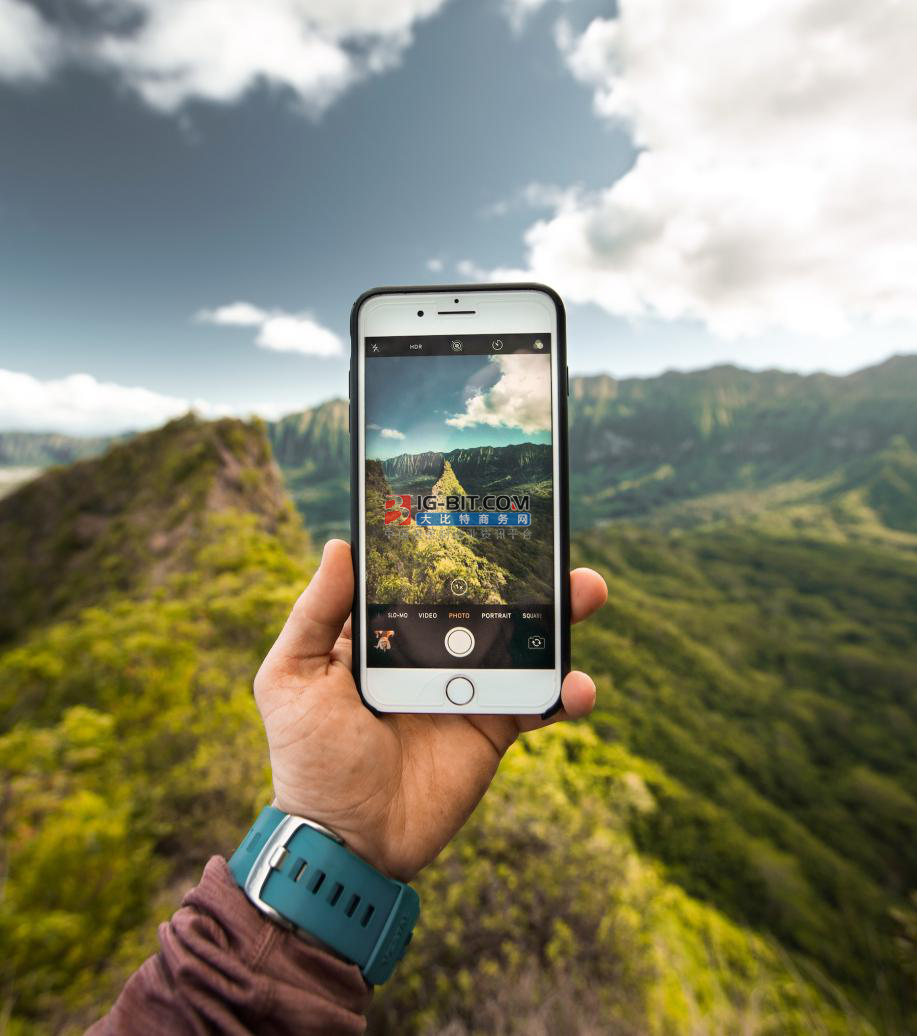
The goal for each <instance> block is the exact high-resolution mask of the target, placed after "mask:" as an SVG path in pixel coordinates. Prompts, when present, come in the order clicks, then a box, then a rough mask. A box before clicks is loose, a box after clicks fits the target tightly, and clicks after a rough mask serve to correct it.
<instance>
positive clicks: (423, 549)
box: [366, 460, 509, 604]
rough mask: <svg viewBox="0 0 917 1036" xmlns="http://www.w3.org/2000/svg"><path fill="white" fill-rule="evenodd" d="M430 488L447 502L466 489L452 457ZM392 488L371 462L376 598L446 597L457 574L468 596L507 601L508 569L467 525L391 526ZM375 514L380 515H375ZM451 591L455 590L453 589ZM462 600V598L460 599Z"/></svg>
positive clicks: (369, 567) (370, 569) (369, 581)
mask: <svg viewBox="0 0 917 1036" xmlns="http://www.w3.org/2000/svg"><path fill="white" fill-rule="evenodd" d="M427 491H428V492H429V493H430V494H431V495H434V496H436V497H437V500H438V501H439V506H444V505H445V496H446V495H447V494H449V493H464V489H463V488H462V486H461V485H460V484H459V481H458V479H457V478H456V477H455V472H454V471H453V470H452V468H451V466H450V465H449V463H448V461H447V462H446V463H445V465H444V468H443V471H442V472H441V474H440V477H439V478H438V479H437V480H436V481H435V482H434V483H433V485H432V486H429V485H428V489H427ZM391 495H392V490H391V488H390V487H389V485H388V482H387V481H386V479H385V476H384V475H383V473H382V465H381V464H380V463H379V462H378V461H372V460H371V461H368V462H367V465H366V513H367V515H368V516H369V517H368V521H367V535H366V585H367V600H368V601H369V602H370V603H383V604H388V603H390V602H392V601H399V602H402V603H404V604H423V603H425V602H430V601H437V600H442V599H443V595H444V588H448V587H449V584H450V582H451V580H452V579H453V577H455V576H461V577H462V578H463V579H464V580H465V583H466V584H467V587H468V589H467V597H466V598H465V599H467V600H473V601H477V602H480V603H481V604H502V603H503V601H504V596H503V595H504V594H505V592H506V586H507V582H508V578H509V577H508V573H507V572H506V570H505V569H503V568H502V567H501V566H500V565H497V564H495V563H492V562H490V561H488V560H487V559H486V558H484V557H482V556H481V555H480V554H479V553H478V552H477V551H476V550H475V545H474V542H473V541H472V539H471V537H470V536H468V535H467V534H466V533H464V532H463V531H462V530H461V529H457V528H451V529H444V528H434V529H424V528H419V527H418V526H417V525H415V524H411V525H408V526H403V527H398V528H392V527H391V526H388V527H387V526H386V525H385V524H384V521H385V508H384V505H385V500H386V498H387V497H390V496H391ZM373 516H374V517H373ZM449 592H451V591H449ZM455 599H456V600H457V601H459V600H462V598H460V597H456V598H455Z"/></svg>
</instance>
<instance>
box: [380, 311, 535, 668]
mask: <svg viewBox="0 0 917 1036" xmlns="http://www.w3.org/2000/svg"><path fill="white" fill-rule="evenodd" d="M551 345H552V342H551V335H550V334H549V333H548V332H545V333H540V334H502V335H500V336H499V337H498V336H496V335H483V334H473V335H462V336H461V337H452V336H449V335H427V336H414V337H410V336H395V337H367V338H366V339H365V341H364V345H363V348H364V356H365V365H364V370H365V377H364V415H365V416H364V420H365V424H364V428H363V433H364V443H365V458H366V467H365V511H366V524H365V530H364V533H365V556H366V568H365V572H366V606H367V615H366V620H367V621H366V623H365V625H364V629H365V636H366V638H367V643H366V660H367V665H368V667H370V668H390V667H395V668H435V669H441V668H445V667H449V666H457V665H460V666H461V667H462V668H465V669H502V668H524V669H553V668H554V665H555V657H554V656H555V644H554V586H555V577H554V566H555V558H554V480H553V473H554V460H553V457H554V454H553V449H554V447H553V435H552V432H553V429H552V413H553V408H552V377H551Z"/></svg>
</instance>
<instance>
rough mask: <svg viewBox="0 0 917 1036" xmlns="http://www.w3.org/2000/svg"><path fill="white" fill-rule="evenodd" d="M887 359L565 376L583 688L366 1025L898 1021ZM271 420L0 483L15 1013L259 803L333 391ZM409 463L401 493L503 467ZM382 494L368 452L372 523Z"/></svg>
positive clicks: (178, 883)
mask: <svg viewBox="0 0 917 1036" xmlns="http://www.w3.org/2000/svg"><path fill="white" fill-rule="evenodd" d="M915 376H917V357H901V358H897V359H895V360H893V361H889V362H888V363H887V364H883V365H880V366H879V367H876V368H872V369H871V370H869V371H864V372H860V373H859V374H856V375H850V376H848V377H846V378H833V377H830V376H827V375H814V376H809V377H802V376H797V375H784V374H781V373H779V372H762V373H760V374H756V373H751V372H746V371H739V370H737V369H732V368H718V369H714V370H713V371H707V372H699V373H697V374H693V375H677V374H671V375H664V376H663V377H662V378H658V379H642V380H638V379H630V380H629V381H626V382H615V381H614V380H613V379H610V378H607V377H604V376H600V377H596V378H584V379H573V380H572V384H571V395H572V397H573V398H572V401H571V402H572V408H571V409H572V415H571V467H572V469H573V475H574V495H573V501H572V505H573V510H574V514H575V515H577V517H578V520H579V522H580V524H584V523H588V524H591V526H592V528H590V529H582V530H580V531H578V532H577V534H576V536H575V538H574V544H573V555H574V562H575V563H576V564H587V565H592V566H593V567H596V568H598V569H599V570H600V571H602V572H603V574H604V575H605V577H606V578H607V580H608V582H609V587H610V591H611V592H610V599H609V604H608V605H607V606H606V608H605V609H603V610H602V612H600V614H599V615H598V616H597V617H596V619H595V620H593V621H592V622H590V623H588V624H586V625H585V626H584V627H582V628H577V630H576V631H575V634H574V664H575V665H576V666H577V667H580V668H583V669H585V670H587V671H589V672H591V673H592V674H593V675H594V676H595V678H596V682H597V685H598V690H599V705H598V708H597V711H596V714H595V716H594V718H593V719H592V720H591V721H590V722H589V723H588V724H579V725H575V726H570V727H566V726H565V727H559V728H554V729H549V730H546V731H543V732H540V733H539V734H536V735H534V736H533V737H531V738H530V739H529V740H528V741H527V742H526V743H525V744H524V745H519V746H517V747H516V748H515V749H513V750H512V751H511V752H510V753H509V755H508V757H507V759H506V761H505V763H504V767H503V768H502V770H501V774H500V776H499V778H498V780H497V782H496V784H495V787H494V789H493V791H492V792H491V793H490V794H489V795H488V797H487V798H486V799H485V801H484V804H483V805H482V806H481V807H480V808H479V810H477V811H476V812H475V814H474V816H473V817H472V818H471V820H470V822H469V825H468V827H467V828H466V829H465V831H464V832H463V833H462V834H461V836H460V837H459V838H458V839H457V840H456V842H455V843H454V844H453V845H452V846H450V847H449V848H448V850H447V852H446V853H445V854H444V857H443V859H442V860H441V861H440V862H439V863H438V864H437V865H436V866H434V867H432V868H431V869H430V870H429V871H428V872H425V874H424V875H422V877H421V879H420V886H421V892H422V894H423V895H424V903H425V908H424V918H423V923H422V926H421V929H420V931H419V932H418V936H417V939H415V945H414V946H413V947H412V950H411V953H410V954H409V955H408V957H407V958H406V960H405V962H404V965H403V968H402V970H401V972H400V974H399V977H398V978H397V979H396V980H395V981H393V982H392V983H390V984H389V986H387V987H386V988H385V989H384V990H382V991H380V992H377V995H376V999H375V1004H374V1007H373V1017H372V1020H371V1031H374V1032H379V1033H383V1034H385V1036H387V1034H390V1033H391V1034H394V1033H399V1034H400V1033H407V1034H409V1036H430V1034H432V1033H442V1034H445V1033H447V1032H448V1033H449V1034H450V1036H452V1034H469V1036H470V1034H471V1033H478V1032H498V1031H499V1032H505V1033H507V1034H513V1036H515V1034H516V1033H519V1034H520V1036H521V1034H522V1033H525V1032H531V1031H539V1030H540V1031H551V1032H565V1033H567V1032H569V1033H571V1036H591V1034H592V1033H595V1032H608V1033H621V1034H624V1033H626V1034H634V1036H636V1034H640V1036H644V1034H649V1036H681V1034H683V1033H686V1032H705V1033H706V1032H710V1033H723V1034H727V1033H728V1034H730V1036H731V1034H732V1033H737V1032H743V1033H748V1034H749V1036H765V1034H766V1036H771V1034H776V1033H780V1034H791V1036H793V1034H799V1036H803V1034H806V1036H808V1034H816V1036H818V1034H827V1033H830V1034H833V1033H837V1034H838V1036H840V1034H842V1033H862V1034H871V1036H875V1034H878V1033H881V1034H884V1036H905V1034H907V1033H910V1032H912V1031H915V1028H917V1004H915V995H914V994H915V988H917V983H915V977H917V891H915V890H917V856H915V852H914V846H915V845H917V763H915V757H914V752H913V746H914V744H915V743H917V700H915V688H917V568H915V566H917V553H915V548H917V536H915V531H917V530H915V527H914V517H915V506H914V505H915V500H917V464H915V457H914V451H915V446H917V429H915V419H917V418H915V414H917V406H915V402H917V382H915ZM318 410H321V411H322V413H321V414H320V415H319V414H317V411H318ZM309 415H311V416H309ZM285 420H286V422H287V423H286V424H285V425H284V429H283V432H282V434H281V433H280V432H278V431H277V426H278V425H279V424H281V423H282V422H278V423H276V424H275V425H267V426H266V425H264V424H262V423H260V422H255V423H253V424H250V425H246V424H243V423H242V422H237V421H221V422H216V423H207V422H202V421H199V420H197V419H195V418H186V419H182V420H180V421H177V422H172V423H170V424H169V425H167V426H166V427H165V428H163V429H160V430H158V431H156V432H152V433H148V434H146V435H143V436H137V437H135V438H133V439H131V440H129V441H127V442H125V443H122V444H119V445H118V446H116V447H114V448H112V449H111V450H110V451H109V452H108V453H107V454H105V455H104V456H102V457H99V458H97V459H94V460H87V461H81V462H80V463H78V464H75V465H73V466H72V467H70V468H66V469H56V470H52V471H49V472H47V473H45V474H44V475H42V476H40V477H39V478H38V479H37V480H35V481H34V482H32V483H30V484H28V485H26V486H24V487H22V488H21V489H19V490H18V491H17V492H15V493H14V494H12V495H11V496H9V497H7V498H6V499H4V500H0V605H2V607H0V616H2V617H3V622H4V623H5V625H4V626H3V630H2V637H0V776H2V779H3V781H4V787H5V788H6V789H7V790H6V795H7V798H6V800H5V801H6V808H5V812H4V814H3V816H2V817H0V837H2V838H3V840H4V844H5V845H6V847H7V856H6V860H7V863H6V865H5V866H6V870H5V872H4V881H5V884H4V888H5V894H4V897H3V898H2V899H0V942H2V943H3V945H4V946H9V947H11V948H12V952H11V953H9V954H8V955H7V957H6V959H5V960H4V962H3V964H2V965H0V977H2V980H3V981H2V982H0V989H2V990H3V991H4V992H3V993H2V994H0V995H3V996H7V997H14V999H12V1000H11V1001H10V1003H9V1006H6V1007H3V1006H0V1010H5V1011H6V1012H7V1015H11V1018H12V1025H13V1026H14V1027H17V1026H18V1028H14V1030H13V1031H21V1032H30V1033H31V1032H34V1033H50V1032H55V1033H64V1034H69V1033H77V1032H80V1031H82V1029H83V1028H84V1027H85V1025H86V1024H87V1023H88V1022H89V1021H90V1020H91V1019H92V1018H94V1017H96V1016H97V1015H98V1013H99V1011H100V1010H102V1009H104V1007H105V1006H106V1005H107V1003H108V1002H110V1000H111V998H112V997H113V996H114V995H115V993H116V992H117V989H118V988H119V985H120V983H121V981H123V978H124V977H125V975H126V974H128V973H129V971H130V970H131V969H132V968H133V967H134V966H136V964H137V963H138V962H139V961H140V960H141V959H142V958H143V957H144V956H145V955H146V954H147V953H149V952H152V951H153V950H154V949H155V921H156V920H157V919H158V918H161V917H163V916H168V913H169V912H170V911H171V910H172V909H173V908H174V906H175V905H176V904H177V901H178V899H179V898H180V895H181V892H182V891H183V889H184V888H185V887H187V885H188V884H189V883H190V882H191V881H193V880H194V879H195V877H196V875H197V873H198V872H199V868H200V866H201V865H202V863H203V861H204V860H205V859H206V857H207V856H208V855H209V854H210V853H211V852H212V851H214V849H215V848H221V849H226V850H228V849H231V847H233V846H234V845H235V844H236V842H237V840H238V838H239V837H240V836H241V834H242V833H243V832H244V830H245V829H246V828H247V825H248V823H250V817H251V815H252V814H253V813H254V812H255V811H256V810H257V808H258V806H259V805H260V804H262V803H263V801H265V796H266V795H267V794H268V781H267V777H268V771H267V766H266V759H265V756H264V746H263V735H262V734H261V731H260V727H259V724H258V720H257V717H256V715H255V712H254V707H253V704H252V701H251V679H252V675H253V673H254V671H255V670H256V668H257V665H258V662H259V661H260V658H261V657H263V654H264V652H265V651H266V649H267V647H268V646H269V645H270V643H271V640H272V638H273V636H274V635H275V634H276V631H277V630H278V629H279V627H280V624H281V622H282V620H283V617H284V615H285V613H286V610H287V609H288V607H289V606H290V604H291V603H292V601H293V600H294V599H295V597H296V594H297V592H298V590H299V589H300V588H301V586H302V585H303V583H304V581H305V579H306V578H307V577H308V574H309V571H310V570H311V567H312V564H313V561H312V559H311V557H310V555H309V549H308V543H307V540H306V538H305V536H304V533H303V531H302V529H301V527H300V525H299V520H298V518H297V516H296V514H295V513H294V512H293V510H292V509H291V507H290V505H289V502H288V499H287V497H286V494H285V491H284V485H283V482H282V481H281V477H280V475H281V472H282V474H283V475H284V477H285V480H286V484H287V486H288V487H289V489H290V491H291V492H292V494H293V495H294V496H295V497H296V498H297V505H298V506H299V507H300V509H301V510H302V511H303V512H304V514H305V515H306V521H307V523H308V524H309V525H310V527H311V528H312V529H313V530H317V531H318V533H321V531H322V530H324V529H328V528H331V527H337V526H334V523H338V525H340V524H343V521H344V520H346V518H345V516H346V514H347V487H346V468H347V464H348V446H347V435H346V430H347V425H346V421H347V416H346V406H345V404H343V403H340V401H338V402H336V403H334V404H327V405H326V406H325V407H324V408H316V411H309V412H307V414H306V415H295V419H294V418H291V419H285ZM667 422H669V423H668V424H667ZM794 435H795V436H796V437H797V438H796V447H795V449H792V448H791V447H792V443H793V436H794ZM313 441H315V443H316V446H315V450H316V452H315V455H314V457H312V456H311V454H310V450H311V449H312V447H311V446H310V443H312V442H313ZM755 443H759V444H760V445H759V446H758V447H755ZM685 444H687V445H685ZM765 447H766V448H765ZM272 449H273V456H274V457H275V458H277V459H278V460H280V459H281V458H282V459H283V463H282V465H281V472H278V470H277V467H276V466H275V464H274V462H273V460H272ZM457 452H461V451H457ZM439 456H440V461H439V467H438V468H437V469H436V470H435V471H430V472H425V473H424V475H423V477H424V478H425V479H427V483H426V484H427V485H428V486H429V487H431V488H432V487H434V486H435V485H437V483H439V489H440V490H446V489H447V488H449V487H452V488H453V489H454V487H455V486H458V487H460V488H462V487H463V488H465V489H467V490H468V491H469V492H474V491H475V482H474V479H473V477H468V472H469V471H474V470H478V471H480V472H481V473H482V474H481V478H482V480H486V479H488V478H490V479H492V481H493V482H494V483H497V482H499V479H500V478H501V477H502V475H501V471H500V467H499V465H495V464H494V460H495V458H496V459H497V460H499V454H498V453H497V452H495V453H494V455H493V456H489V457H484V455H482V456H481V458H480V460H481V462H480V463H477V458H469V457H462V458H461V459H459V458H455V459H450V460H448V461H447V460H446V458H444V457H443V456H442V455H439ZM447 456H448V455H447ZM472 460H475V461H476V463H474V464H472V463H471V461H472ZM447 463H448V465H449V470H447V469H446V464H447ZM463 463H464V464H465V465H466V466H465V467H463ZM294 465H295V466H294ZM407 474H408V475H410V474H411V473H410V472H408V473H407ZM442 479H445V482H443V481H442ZM466 479H467V480H466ZM392 488H393V487H392V486H391V485H390V483H389V482H388V480H387V478H386V475H385V472H384V470H383V465H381V464H372V463H371V464H370V465H369V466H368V469H367V496H368V500H367V506H368V507H369V506H370V500H369V497H370V496H372V504H373V507H372V509H371V513H376V512H378V514H379V516H380V521H381V515H382V510H383V509H382V500H381V497H382V495H384V494H386V493H388V492H389V491H390V490H391V489H392ZM377 497H378V498H379V499H376V498H377ZM377 504H378V506H376V505H377ZM426 539H429V540H430V543H431V545H432V542H433V541H432V539H431V538H429V537H427V538H426ZM432 549H433V548H432V546H431V550H432ZM434 553H435V554H436V556H435V557H433V556H432V555H431V556H430V558H429V559H428V560H429V561H430V564H429V565H428V566H427V567H426V568H424V569H423V570H422V571H421V573H420V574H419V575H418V574H417V573H413V574H412V572H407V574H406V575H405V573H404V572H401V571H395V568H397V567H398V566H397V565H396V566H395V568H393V569H392V572H391V575H392V578H397V579H402V578H404V579H405V580H406V585H408V586H410V585H412V583H411V580H412V579H419V578H421V577H422V576H423V574H424V573H425V572H426V571H432V570H433V568H434V566H435V565H438V564H443V565H446V564H449V563H450V562H454V561H455V560H456V558H455V556H454V555H455V553H456V552H455V551H450V550H448V549H446V550H439V551H434ZM383 560H385V561H386V563H389V562H391V560H392V558H391V554H389V557H388V558H387V559H383ZM402 560H404V559H402ZM458 560H459V561H461V558H459V559H458ZM483 560H484V561H485V562H487V565H484V566H483V567H482V572H484V573H485V574H486V573H488V572H489V573H490V575H491V576H493V575H494V574H495V573H494V572H493V570H492V569H490V568H489V567H488V566H489V564H490V559H488V558H484V559H483ZM406 571H407V570H406ZM3 638H5V641H4V640H3ZM482 904H483V907H482ZM437 974H439V975H443V974H447V975H448V976H450V981H448V982H442V983H441V982H438V981H433V982H431V980H430V976H431V975H433V976H435V975H437ZM7 991H12V992H7Z"/></svg>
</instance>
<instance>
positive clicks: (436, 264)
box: [427, 256, 446, 273]
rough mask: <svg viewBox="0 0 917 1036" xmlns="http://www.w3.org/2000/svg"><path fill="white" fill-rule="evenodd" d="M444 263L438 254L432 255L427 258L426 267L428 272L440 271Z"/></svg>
mask: <svg viewBox="0 0 917 1036" xmlns="http://www.w3.org/2000/svg"><path fill="white" fill-rule="evenodd" d="M445 265H446V264H445V263H444V262H443V261H442V259H440V258H439V257H438V256H434V257H433V258H432V259H428V260H427V269H428V270H429V271H430V273H442V270H443V267H444V266H445Z"/></svg>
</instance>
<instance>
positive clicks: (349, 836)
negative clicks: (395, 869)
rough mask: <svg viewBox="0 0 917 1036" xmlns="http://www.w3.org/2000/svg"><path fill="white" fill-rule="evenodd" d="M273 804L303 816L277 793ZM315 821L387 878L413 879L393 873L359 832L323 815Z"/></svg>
mask: <svg viewBox="0 0 917 1036" xmlns="http://www.w3.org/2000/svg"><path fill="white" fill-rule="evenodd" d="M271 806H272V807H273V808H274V809H279V810H280V811H281V812H282V813H289V814H290V815H291V816H301V815H302V810H301V808H298V807H297V806H295V805H294V804H292V803H287V802H285V801H284V800H283V799H282V798H281V797H280V796H278V795H275V796H274V800H273V802H271ZM310 819H311V820H312V821H313V823H316V824H318V825H319V826H321V827H324V828H325V830H326V831H328V832H329V833H330V834H331V836H332V837H333V838H336V839H337V840H338V841H339V842H340V843H341V844H342V845H345V846H346V847H347V848H348V849H349V850H350V851H351V852H352V853H353V854H354V856H359V858H360V859H361V860H363V862H364V863H368V864H369V866H370V867H372V868H374V869H375V870H377V871H379V873H380V874H384V875H385V877H386V878H391V879H392V880H393V881H411V880H412V878H413V875H409V876H405V875H402V874H393V873H392V871H391V870H389V868H388V867H387V866H386V864H385V862H384V860H383V854H382V853H381V852H379V851H378V850H377V848H376V846H374V845H373V844H372V843H371V842H370V841H369V840H368V839H366V838H363V837H361V836H360V834H359V833H355V832H352V831H347V832H346V833H345V832H344V831H342V830H340V829H339V828H338V827H336V826H335V825H334V824H330V823H326V822H325V820H324V819H322V818H321V817H318V818H316V817H311V816H310Z"/></svg>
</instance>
